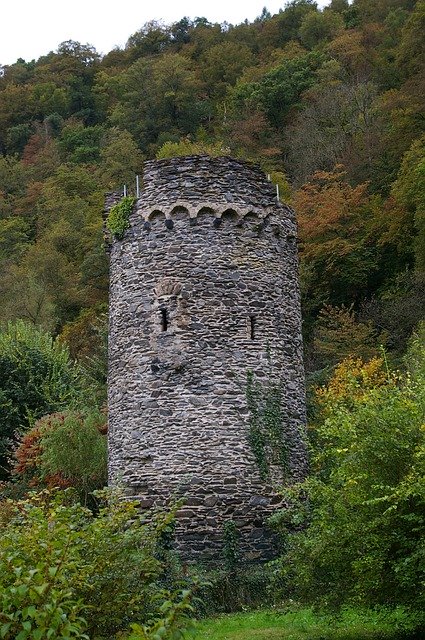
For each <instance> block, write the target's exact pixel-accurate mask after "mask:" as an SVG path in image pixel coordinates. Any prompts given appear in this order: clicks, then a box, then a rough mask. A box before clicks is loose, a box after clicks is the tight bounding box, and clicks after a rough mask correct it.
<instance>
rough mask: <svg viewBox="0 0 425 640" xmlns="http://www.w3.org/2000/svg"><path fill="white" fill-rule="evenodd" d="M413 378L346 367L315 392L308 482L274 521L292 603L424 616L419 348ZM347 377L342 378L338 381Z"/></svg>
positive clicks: (424, 437)
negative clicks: (391, 609) (283, 547)
mask: <svg viewBox="0 0 425 640" xmlns="http://www.w3.org/2000/svg"><path fill="white" fill-rule="evenodd" d="M408 361H409V362H410V363H411V365H412V367H411V368H412V371H411V373H410V374H408V375H404V376H401V375H391V374H390V373H386V371H385V366H384V367H383V368H382V370H381V372H379V371H378V370H377V369H376V362H377V361H376V360H375V361H371V363H367V364H365V365H363V367H362V368H361V369H360V370H356V371H355V370H354V368H355V362H354V361H348V364H344V365H342V366H341V367H340V368H339V370H338V369H337V371H336V373H335V375H334V378H333V379H332V380H331V381H330V383H329V384H328V386H327V388H326V389H323V390H322V391H320V392H319V396H320V399H321V403H322V419H321V421H319V423H318V425H317V427H316V428H314V429H313V431H314V450H313V454H312V461H311V462H312V469H313V470H314V474H313V475H312V476H311V477H310V478H309V479H308V480H307V481H306V482H305V483H304V484H303V485H301V486H300V487H297V488H295V489H294V490H292V493H288V496H287V497H288V500H289V501H290V502H291V504H292V507H291V508H290V509H288V510H286V511H285V512H282V513H281V514H280V516H275V518H274V520H275V523H277V526H278V527H279V528H280V530H281V531H282V533H288V532H289V530H290V529H291V528H293V527H294V525H296V526H298V527H300V525H303V524H304V525H306V524H307V523H308V526H307V527H306V528H303V529H302V530H300V531H299V532H298V533H297V534H295V535H292V536H290V535H289V536H287V537H286V543H287V545H288V550H287V553H286V555H285V556H284V557H283V558H282V571H283V572H284V574H285V575H286V577H287V579H288V581H289V583H290V584H291V585H292V588H293V590H294V593H295V594H296V595H297V597H303V598H305V599H306V600H308V601H313V602H317V601H319V602H320V603H321V604H324V605H336V606H340V605H341V604H343V603H344V602H348V603H350V602H351V603H354V604H362V605H366V606H375V605H378V604H384V605H397V604H399V605H403V606H406V607H408V608H411V609H412V610H416V611H423V610H425V588H424V585H425V573H424V570H425V563H424V558H425V545H424V540H425V493H424V486H425V482H424V479H425V478H424V476H425V429H424V422H425V393H424V390H425V376H424V362H425V346H424V343H423V342H422V343H421V342H420V341H419V339H417V340H415V341H414V343H413V345H412V346H411V349H410V352H409V354H408ZM341 372H342V373H343V374H344V375H342V373H341Z"/></svg>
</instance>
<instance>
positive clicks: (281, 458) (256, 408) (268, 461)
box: [246, 371, 289, 480]
mask: <svg viewBox="0 0 425 640" xmlns="http://www.w3.org/2000/svg"><path fill="white" fill-rule="evenodd" d="M246 399H247V404H248V410H249V443H250V445H251V449H252V453H253V454H254V457H255V460H256V463H257V467H258V470H259V472H260V476H261V478H262V479H263V480H268V479H270V471H271V467H272V466H275V467H279V468H280V469H281V471H282V472H283V474H284V475H286V474H287V473H288V471H289V467H288V445H287V443H286V442H285V437H284V428H283V427H284V420H283V415H282V390H281V388H280V385H278V384H272V383H267V384H261V383H260V382H258V381H256V380H255V379H254V374H253V372H252V371H248V374H247V385H246Z"/></svg>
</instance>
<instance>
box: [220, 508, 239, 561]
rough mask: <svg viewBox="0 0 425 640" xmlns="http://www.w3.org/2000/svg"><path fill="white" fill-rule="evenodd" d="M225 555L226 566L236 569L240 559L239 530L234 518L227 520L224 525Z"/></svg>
mask: <svg viewBox="0 0 425 640" xmlns="http://www.w3.org/2000/svg"><path fill="white" fill-rule="evenodd" d="M223 556H224V566H225V568H226V569H227V570H228V571H232V570H234V569H235V568H236V566H237V565H238V563H239V560H240V550H239V532H238V528H237V526H236V523H235V521H234V520H226V522H225V523H224V525H223Z"/></svg>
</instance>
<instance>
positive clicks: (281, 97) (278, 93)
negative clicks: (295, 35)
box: [233, 52, 323, 127]
mask: <svg viewBox="0 0 425 640" xmlns="http://www.w3.org/2000/svg"><path fill="white" fill-rule="evenodd" d="M322 61H323V58H322V56H321V55H320V54H318V53H316V52H312V53H308V54H305V55H302V56H299V57H296V58H293V59H286V60H285V59H284V60H283V61H282V63H281V64H280V65H279V66H277V67H275V68H273V69H271V70H270V71H269V72H268V73H266V74H265V76H264V77H263V78H262V79H261V80H260V81H259V82H254V83H248V84H246V83H240V84H238V85H236V87H235V90H234V92H233V99H234V102H235V105H236V107H237V108H238V107H240V106H242V105H243V104H244V103H249V104H251V105H253V106H254V105H255V106H260V107H262V108H264V110H265V112H266V114H267V116H268V118H269V120H270V122H271V124H272V125H274V126H275V127H280V126H282V124H283V123H284V121H285V118H286V117H287V115H288V113H289V110H290V109H292V108H294V107H297V106H299V104H300V98H301V94H302V93H303V92H304V91H306V89H308V88H309V87H311V86H312V84H313V83H314V73H315V71H316V70H317V69H318V68H319V66H320V64H321V63H322Z"/></svg>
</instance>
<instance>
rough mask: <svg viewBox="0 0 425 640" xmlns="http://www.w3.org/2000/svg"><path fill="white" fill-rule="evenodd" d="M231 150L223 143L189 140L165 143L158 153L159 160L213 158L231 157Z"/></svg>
mask: <svg viewBox="0 0 425 640" xmlns="http://www.w3.org/2000/svg"><path fill="white" fill-rule="evenodd" d="M229 152H230V150H229V149H228V148H226V147H225V146H224V145H223V143H222V142H215V143H214V144H209V143H206V142H191V141H190V140H189V139H185V140H180V142H164V144H163V145H162V147H160V149H159V150H158V151H157V153H156V157H157V158H158V160H162V159H163V158H175V157H177V156H196V155H208V156H211V157H217V156H226V155H229Z"/></svg>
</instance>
